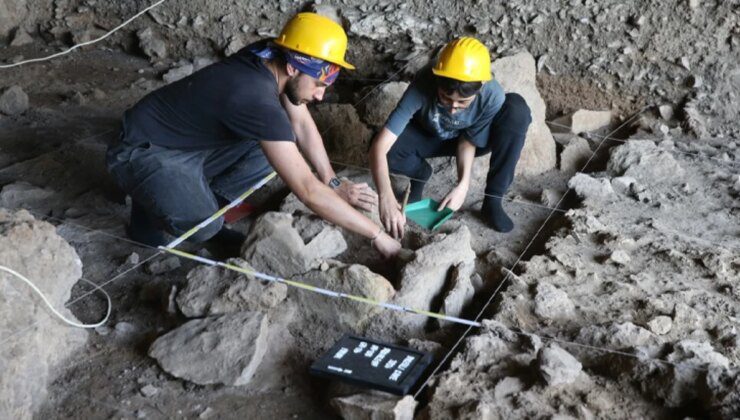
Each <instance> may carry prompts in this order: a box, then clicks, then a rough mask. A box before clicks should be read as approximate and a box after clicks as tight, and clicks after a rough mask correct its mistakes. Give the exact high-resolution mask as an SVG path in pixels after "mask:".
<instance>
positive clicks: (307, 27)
mask: <svg viewBox="0 0 740 420" xmlns="http://www.w3.org/2000/svg"><path fill="white" fill-rule="evenodd" d="M274 42H275V44H277V45H279V46H281V47H283V48H287V49H289V50H293V51H298V52H299V53H303V54H306V55H310V56H311V57H315V58H320V59H322V60H326V61H328V62H330V63H334V64H336V65H338V66H341V67H344V68H345V69H350V70H352V69H354V68H355V66H353V65H352V64H350V63H348V62H346V61H344V54H345V53H346V52H347V34H345V33H344V29H342V26H341V25H339V24H338V23H336V22H334V21H333V20H331V19H329V18H328V17H325V16H321V15H319V14H316V13H298V14H297V15H295V16H294V17H293V18H292V19H290V20H289V21H288V23H286V24H285V27H283V30H282V32H280V35H278V37H277V38H275V41H274Z"/></svg>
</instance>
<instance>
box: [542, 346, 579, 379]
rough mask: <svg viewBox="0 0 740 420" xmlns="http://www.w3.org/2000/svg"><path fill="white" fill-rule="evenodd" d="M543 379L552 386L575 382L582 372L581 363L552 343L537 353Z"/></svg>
mask: <svg viewBox="0 0 740 420" xmlns="http://www.w3.org/2000/svg"><path fill="white" fill-rule="evenodd" d="M537 365H538V367H539V372H540V375H541V376H542V379H544V380H545V382H547V384H548V385H550V386H557V385H564V384H570V383H573V382H574V381H575V380H576V378H578V375H579V374H580V373H581V369H582V365H581V363H580V362H579V361H578V360H577V359H576V358H575V357H573V356H572V355H571V354H570V353H568V352H567V351H565V350H563V349H562V348H560V347H559V346H558V345H556V344H554V343H551V344H549V345H547V346H546V347H544V348H542V349H540V351H539V353H537Z"/></svg>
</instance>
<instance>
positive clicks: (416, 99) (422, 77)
mask: <svg viewBox="0 0 740 420" xmlns="http://www.w3.org/2000/svg"><path fill="white" fill-rule="evenodd" d="M505 99H506V96H505V93H504V89H503V88H502V87H501V85H500V84H499V83H498V82H497V81H495V80H489V81H488V82H486V83H484V84H483V87H482V88H481V90H480V91H479V92H478V94H477V95H476V97H475V99H474V100H473V102H472V103H471V104H470V106H469V107H468V108H466V109H464V110H460V111H457V112H456V113H455V114H454V115H453V114H450V113H449V111H447V109H445V107H444V106H442V104H440V103H439V99H438V96H437V85H436V83H435V80H434V74H433V73H432V65H431V64H429V65H427V66H425V67H424V68H422V69H421V70H420V71H419V72H418V73H417V74H416V77H415V78H414V80H413V81H412V82H411V84H409V87H408V88H407V89H406V92H404V94H403V96H402V97H401V100H400V101H399V102H398V105H396V109H394V110H393V112H392V113H391V114H390V115H389V116H388V120H387V121H386V123H385V127H386V128H387V129H388V130H390V131H391V132H392V133H393V134H395V135H396V136H400V135H401V133H402V132H403V130H404V129H405V128H406V125H407V124H408V123H409V122H411V121H414V123H416V124H417V125H418V126H420V127H421V128H423V129H424V130H425V131H427V132H428V133H429V134H431V135H432V136H434V137H436V138H437V139H439V140H440V141H444V140H450V139H454V138H457V137H458V136H460V135H461V134H462V135H463V136H465V137H466V138H467V139H468V140H470V142H471V143H473V144H474V145H475V146H476V147H484V146H485V145H486V144H487V143H488V134H489V127H490V125H491V121H493V117H494V116H495V115H496V113H498V111H499V110H500V109H501V106H502V105H503V104H504V100H505Z"/></svg>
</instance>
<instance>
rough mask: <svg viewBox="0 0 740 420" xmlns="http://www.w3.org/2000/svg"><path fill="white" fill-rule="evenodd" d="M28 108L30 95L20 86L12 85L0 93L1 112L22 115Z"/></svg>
mask: <svg viewBox="0 0 740 420" xmlns="http://www.w3.org/2000/svg"><path fill="white" fill-rule="evenodd" d="M27 109H28V95H26V92H24V91H23V89H22V88H21V87H20V86H17V85H16V86H11V87H9V88H7V89H5V91H4V92H3V93H2V95H0V113H3V114H5V115H10V116H14V115H20V114H23V113H24V112H26V110H27Z"/></svg>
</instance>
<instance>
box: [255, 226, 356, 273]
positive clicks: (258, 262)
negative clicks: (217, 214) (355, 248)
mask: <svg viewBox="0 0 740 420" xmlns="http://www.w3.org/2000/svg"><path fill="white" fill-rule="evenodd" d="M316 223H319V225H318V226H320V227H321V231H320V232H319V233H318V234H317V235H316V236H315V237H313V238H312V239H310V241H308V243H304V240H303V238H301V235H300V234H299V233H298V231H297V230H296V229H295V228H294V227H293V216H291V215H290V214H288V213H278V212H268V213H265V214H264V215H262V217H260V218H259V219H257V221H256V222H255V223H254V224H253V225H252V229H251V230H250V231H249V235H247V240H246V242H245V246H244V248H243V249H242V255H243V257H244V259H245V260H247V261H249V262H250V264H252V267H254V269H256V270H258V271H261V272H267V273H271V274H274V275H280V276H282V277H291V276H294V275H296V274H301V273H305V272H307V271H309V270H311V269H313V268H316V267H318V266H319V265H320V264H321V262H322V260H325V259H327V258H333V257H336V256H337V255H339V254H341V253H342V252H344V251H345V250H346V249H347V242H346V241H345V240H344V237H343V236H342V233H341V232H340V231H339V230H338V229H337V228H335V227H332V226H329V225H326V224H324V223H323V222H321V221H317V222H316Z"/></svg>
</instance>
